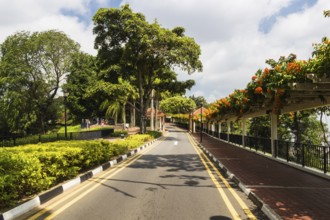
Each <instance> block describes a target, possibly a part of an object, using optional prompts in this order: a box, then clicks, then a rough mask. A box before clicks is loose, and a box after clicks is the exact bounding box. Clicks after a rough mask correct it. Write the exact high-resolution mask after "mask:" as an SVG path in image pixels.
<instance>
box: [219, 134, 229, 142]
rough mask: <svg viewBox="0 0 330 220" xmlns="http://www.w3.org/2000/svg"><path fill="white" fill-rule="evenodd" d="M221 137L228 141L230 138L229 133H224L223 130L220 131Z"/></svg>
mask: <svg viewBox="0 0 330 220" xmlns="http://www.w3.org/2000/svg"><path fill="white" fill-rule="evenodd" d="M220 139H221V140H224V141H227V139H228V134H227V133H223V132H221V133H220Z"/></svg>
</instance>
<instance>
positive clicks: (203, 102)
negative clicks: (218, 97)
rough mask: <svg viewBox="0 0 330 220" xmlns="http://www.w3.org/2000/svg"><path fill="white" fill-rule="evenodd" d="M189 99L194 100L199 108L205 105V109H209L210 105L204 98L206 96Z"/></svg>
mask: <svg viewBox="0 0 330 220" xmlns="http://www.w3.org/2000/svg"><path fill="white" fill-rule="evenodd" d="M189 98H191V99H192V100H194V102H195V103H196V106H197V107H200V106H201V105H203V106H204V107H205V108H208V106H209V104H208V103H207V101H206V99H205V98H204V96H197V97H195V96H194V95H193V96H190V97H189Z"/></svg>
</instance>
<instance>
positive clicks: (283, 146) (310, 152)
mask: <svg viewBox="0 0 330 220" xmlns="http://www.w3.org/2000/svg"><path fill="white" fill-rule="evenodd" d="M275 154H276V155H275V156H276V157H279V158H282V159H285V160H286V161H287V162H294V163H297V164H301V165H302V166H303V167H305V166H308V167H312V168H316V169H318V170H322V171H323V172H324V173H327V172H328V171H330V153H329V147H326V146H317V145H312V144H302V143H295V142H289V141H281V140H275Z"/></svg>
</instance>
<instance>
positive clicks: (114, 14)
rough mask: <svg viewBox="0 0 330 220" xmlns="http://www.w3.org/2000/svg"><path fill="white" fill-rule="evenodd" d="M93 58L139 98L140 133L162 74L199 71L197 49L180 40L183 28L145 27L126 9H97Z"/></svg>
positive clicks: (138, 16) (142, 20) (138, 15)
mask: <svg viewBox="0 0 330 220" xmlns="http://www.w3.org/2000/svg"><path fill="white" fill-rule="evenodd" d="M93 21H94V25H95V27H94V34H96V38H95V48H96V49H98V54H97V57H98V59H99V61H100V63H101V67H102V69H104V70H109V71H107V72H106V73H107V74H108V77H109V78H116V77H118V76H121V77H122V78H123V79H124V80H127V81H128V82H130V83H131V84H132V85H134V87H135V88H137V91H138V94H139V105H138V107H136V108H137V110H138V112H139V113H140V124H141V133H144V132H145V131H146V123H145V120H146V113H147V106H148V104H149V102H150V98H151V91H152V90H153V89H156V86H157V85H158V83H157V81H158V82H159V81H162V80H163V79H166V78H165V77H166V75H167V74H165V73H166V72H168V70H170V69H174V68H179V69H181V70H183V71H187V72H188V73H192V72H194V71H201V70H202V63H201V61H200V60H199V56H200V53H201V51H200V47H199V46H198V45H197V44H196V43H195V41H194V40H193V39H192V38H189V37H186V36H184V29H183V28H174V29H173V30H168V29H165V28H162V27H161V26H160V25H159V24H158V23H157V22H154V23H151V24H150V23H148V22H147V21H146V19H145V17H144V16H143V15H142V14H141V13H134V12H132V10H131V9H130V7H129V6H128V5H125V6H123V7H122V8H121V9H114V8H112V9H99V11H98V12H97V13H96V14H95V15H94V17H93Z"/></svg>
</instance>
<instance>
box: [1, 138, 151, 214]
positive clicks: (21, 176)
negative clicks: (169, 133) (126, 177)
mask: <svg viewBox="0 0 330 220" xmlns="http://www.w3.org/2000/svg"><path fill="white" fill-rule="evenodd" d="M152 139H153V137H152V136H150V135H141V134H138V135H132V136H129V137H127V138H126V139H124V140H117V141H114V142H109V141H96V140H95V141H58V142H51V143H44V144H34V145H26V146H20V147H10V148H0V155H1V157H0V208H1V209H3V208H8V207H12V206H15V205H16V204H17V202H18V201H20V200H21V199H24V198H26V197H29V196H32V195H35V194H38V193H40V192H41V191H43V190H46V189H49V188H50V187H52V186H55V185H57V184H59V183H61V182H63V181H65V180H68V179H71V178H73V177H75V176H77V175H78V174H79V173H81V172H84V171H87V170H89V169H91V168H93V167H95V166H97V165H101V164H102V163H105V162H107V161H109V160H111V159H112V158H114V157H116V156H118V155H120V154H124V153H125V152H126V151H127V150H130V149H133V148H136V147H139V146H141V145H143V144H144V143H145V142H147V141H150V140H152Z"/></svg>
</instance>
